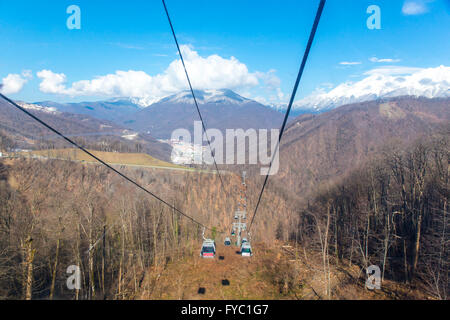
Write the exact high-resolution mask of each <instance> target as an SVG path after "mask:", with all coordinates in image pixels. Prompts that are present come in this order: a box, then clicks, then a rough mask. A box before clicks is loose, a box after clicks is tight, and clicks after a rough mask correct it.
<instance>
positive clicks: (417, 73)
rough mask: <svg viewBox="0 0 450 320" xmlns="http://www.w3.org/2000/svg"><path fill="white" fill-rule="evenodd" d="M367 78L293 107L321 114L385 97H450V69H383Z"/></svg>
mask: <svg viewBox="0 0 450 320" xmlns="http://www.w3.org/2000/svg"><path fill="white" fill-rule="evenodd" d="M364 75H365V76H366V77H365V78H364V79H362V80H360V81H357V82H345V83H342V84H340V85H338V86H337V87H335V88H334V89H332V90H329V91H326V90H324V89H323V88H318V89H317V90H316V91H315V92H313V93H312V94H311V95H309V96H308V97H306V98H304V99H302V100H298V101H296V102H295V104H294V107H295V108H296V109H310V110H315V111H319V110H326V109H331V108H334V107H338V106H341V105H344V104H349V103H356V102H362V101H369V100H374V99H377V98H382V97H396V96H405V95H410V96H423V97H428V98H434V97H450V67H446V66H440V67H437V68H428V69H424V68H410V67H384V68H377V69H373V70H370V71H367V72H365V73H364Z"/></svg>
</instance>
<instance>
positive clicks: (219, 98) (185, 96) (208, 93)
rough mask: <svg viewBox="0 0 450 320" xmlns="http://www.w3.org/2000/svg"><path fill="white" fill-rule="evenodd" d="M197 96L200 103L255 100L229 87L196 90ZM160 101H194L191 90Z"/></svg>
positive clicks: (228, 102) (229, 102)
mask: <svg viewBox="0 0 450 320" xmlns="http://www.w3.org/2000/svg"><path fill="white" fill-rule="evenodd" d="M194 94H195V98H196V99H197V102H198V103H199V104H207V103H215V104H219V103H223V104H244V103H248V102H251V101H253V100H250V99H247V98H244V97H242V96H240V95H239V94H237V93H235V92H233V91H232V90H228V89H220V90H194ZM158 103H194V99H193V97H192V93H191V91H190V90H185V91H182V92H179V93H177V94H174V95H171V96H168V97H165V98H162V99H160V100H159V101H158Z"/></svg>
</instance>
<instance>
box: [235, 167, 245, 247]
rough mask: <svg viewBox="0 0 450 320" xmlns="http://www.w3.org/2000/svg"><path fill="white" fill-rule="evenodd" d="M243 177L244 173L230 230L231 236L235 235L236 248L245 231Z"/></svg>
mask: <svg viewBox="0 0 450 320" xmlns="http://www.w3.org/2000/svg"><path fill="white" fill-rule="evenodd" d="M245 176H246V172H245V171H244V172H243V173H242V187H241V190H240V199H239V203H238V210H236V211H235V213H234V220H235V222H233V228H232V235H233V234H235V235H236V245H237V246H238V247H240V246H241V238H242V232H243V231H247V222H246V221H247V195H246V190H247V185H246V184H245Z"/></svg>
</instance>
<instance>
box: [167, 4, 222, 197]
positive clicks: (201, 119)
mask: <svg viewBox="0 0 450 320" xmlns="http://www.w3.org/2000/svg"><path fill="white" fill-rule="evenodd" d="M162 3H163V6H164V11H165V12H166V16H167V19H168V20H169V25H170V29H171V30H172V35H173V39H174V40H175V44H176V46H177V49H178V54H179V55H180V59H181V63H182V65H183V68H184V73H185V74H186V78H187V81H188V83H189V88H190V90H191V94H192V97H193V98H194V104H195V107H196V109H197V113H198V116H199V117H200V121H201V122H202V128H203V132H204V133H205V136H206V140H207V141H208V146H209V150H210V152H211V156H212V158H213V160H214V166H215V167H216V171H217V174H218V176H219V179H220V183H221V185H222V189H223V191H224V193H225V195H227V196H228V193H227V191H226V190H225V185H224V183H223V179H222V175H221V174H220V171H219V167H218V166H217V162H216V157H215V155H214V152H213V150H212V147H211V141H210V140H209V137H208V133H207V131H206V125H205V122H204V121H203V116H202V113H201V112H200V108H199V106H198V103H197V98H196V97H195V93H194V89H193V87H192V83H191V79H190V78H189V73H188V71H187V68H186V64H185V63H184V59H183V54H182V53H181V50H180V45H179V44H178V39H177V36H176V34H175V29H174V27H173V24H172V20H171V19H170V15H169V11H168V10H167V6H166V2H165V0H162Z"/></svg>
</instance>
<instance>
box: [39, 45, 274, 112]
mask: <svg viewBox="0 0 450 320" xmlns="http://www.w3.org/2000/svg"><path fill="white" fill-rule="evenodd" d="M181 51H182V53H183V57H184V60H185V63H186V68H187V69H188V72H189V77H190V79H191V81H192V85H193V87H194V89H200V90H205V89H222V88H227V89H231V90H243V89H245V88H251V87H255V86H258V85H259V84H260V81H262V82H263V83H264V84H265V85H266V87H267V88H268V89H272V90H275V88H277V87H279V85H280V80H279V79H278V77H276V76H275V74H274V73H275V71H274V70H270V71H269V72H266V73H263V72H253V73H252V72H249V70H248V68H247V66H246V65H245V64H243V63H241V62H240V61H239V60H237V59H236V58H235V57H231V58H229V59H226V58H223V57H220V56H219V55H211V56H208V57H202V56H200V55H199V54H198V53H197V52H196V51H194V50H193V49H192V48H191V47H189V46H186V45H183V46H181ZM37 75H38V77H39V78H40V79H42V81H41V83H40V90H41V91H42V92H45V93H53V94H62V95H68V96H112V97H114V96H121V97H122V96H127V97H135V98H139V99H140V102H141V104H143V105H148V104H149V103H151V102H154V101H155V100H157V99H159V98H162V97H164V96H167V95H170V94H173V93H177V92H179V91H181V90H185V89H187V88H188V84H187V80H186V75H185V73H184V70H183V67H182V64H181V60H179V59H177V60H174V61H172V62H171V63H170V65H169V66H168V67H167V69H166V70H165V71H164V72H163V73H161V74H157V75H155V76H151V75H149V74H147V73H145V72H144V71H135V70H129V71H120V70H119V71H116V72H115V73H113V74H107V75H103V76H98V77H95V78H94V79H91V80H81V81H77V82H74V83H72V85H71V86H69V87H67V85H66V75H65V74H63V73H60V74H58V73H54V72H52V71H50V70H42V71H40V72H38V73H37Z"/></svg>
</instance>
